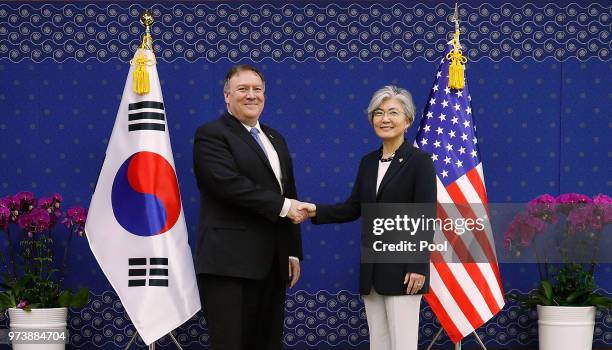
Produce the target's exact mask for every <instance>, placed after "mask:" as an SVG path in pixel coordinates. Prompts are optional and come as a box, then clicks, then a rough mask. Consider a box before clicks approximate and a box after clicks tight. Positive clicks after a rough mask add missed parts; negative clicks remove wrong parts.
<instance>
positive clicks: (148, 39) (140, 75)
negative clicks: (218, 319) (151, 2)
mask: <svg viewBox="0 0 612 350" xmlns="http://www.w3.org/2000/svg"><path fill="white" fill-rule="evenodd" d="M139 19H140V24H142V25H143V26H144V29H145V34H144V35H143V37H142V43H141V44H140V50H150V51H153V37H152V36H151V26H152V25H153V22H154V21H155V20H154V18H153V12H151V11H150V10H145V11H144V12H143V13H142V14H141V15H140V18H139ZM132 63H133V64H134V65H135V66H136V69H135V70H134V76H133V79H134V80H133V89H134V92H135V93H137V94H139V95H146V94H148V93H149V92H150V91H151V84H150V81H149V72H148V71H147V64H148V63H149V62H147V58H146V56H145V54H144V53H143V52H142V51H141V53H140V54H137V55H136V57H135V58H134V61H133V62H132ZM166 335H168V336H169V337H170V339H172V341H173V342H174V344H175V345H176V348H177V349H179V350H183V347H182V346H181V344H180V343H179V342H178V340H176V338H175V337H174V334H172V332H169V333H168V334H166ZM136 336H138V331H136V332H135V333H134V335H133V336H132V338H131V339H130V341H129V342H128V344H127V346H126V347H125V350H128V349H129V348H130V346H132V344H133V343H134V340H136ZM155 348H156V342H153V343H151V344H150V345H149V350H155Z"/></svg>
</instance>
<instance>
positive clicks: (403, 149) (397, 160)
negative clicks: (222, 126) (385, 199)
mask: <svg viewBox="0 0 612 350" xmlns="http://www.w3.org/2000/svg"><path fill="white" fill-rule="evenodd" d="M411 155H412V147H411V146H410V145H409V144H408V142H406V141H404V143H403V144H402V145H401V146H400V148H398V150H397V151H395V157H393V160H392V161H391V164H390V165H389V169H387V172H386V173H385V176H383V178H382V181H381V182H380V186H379V187H378V193H377V194H376V199H377V200H378V199H379V198H380V195H381V193H382V192H383V191H384V189H385V186H386V185H387V184H388V183H389V181H391V179H393V177H394V176H395V175H396V174H397V173H398V172H399V170H400V169H401V168H402V167H403V166H404V164H406V163H408V162H407V160H408V158H409V157H410V156H411Z"/></svg>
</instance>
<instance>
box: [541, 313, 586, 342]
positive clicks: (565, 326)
mask: <svg viewBox="0 0 612 350" xmlns="http://www.w3.org/2000/svg"><path fill="white" fill-rule="evenodd" d="M594 327H595V307H594V306H542V305H538V335H539V336H538V338H539V341H540V350H560V349H568V350H569V349H571V350H591V349H592V347H593V328H594Z"/></svg>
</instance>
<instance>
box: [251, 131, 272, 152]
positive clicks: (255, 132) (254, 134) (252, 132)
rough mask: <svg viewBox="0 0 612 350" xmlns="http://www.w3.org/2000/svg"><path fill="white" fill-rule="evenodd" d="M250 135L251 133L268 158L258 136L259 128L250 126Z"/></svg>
mask: <svg viewBox="0 0 612 350" xmlns="http://www.w3.org/2000/svg"><path fill="white" fill-rule="evenodd" d="M251 135H253V138H255V141H257V143H258V144H259V147H261V150H262V151H263V153H264V154H265V155H266V158H268V154H267V153H266V149H265V147H264V145H263V142H261V139H260V138H259V130H258V129H256V128H251Z"/></svg>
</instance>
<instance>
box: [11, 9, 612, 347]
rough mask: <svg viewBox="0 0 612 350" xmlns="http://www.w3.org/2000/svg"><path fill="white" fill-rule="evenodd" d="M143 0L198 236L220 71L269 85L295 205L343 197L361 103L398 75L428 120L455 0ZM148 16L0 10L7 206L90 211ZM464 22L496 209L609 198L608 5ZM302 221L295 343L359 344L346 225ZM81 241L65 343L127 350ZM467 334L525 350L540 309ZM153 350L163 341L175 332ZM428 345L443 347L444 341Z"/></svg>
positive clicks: (603, 280)
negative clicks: (26, 201) (208, 126)
mask: <svg viewBox="0 0 612 350" xmlns="http://www.w3.org/2000/svg"><path fill="white" fill-rule="evenodd" d="M147 7H150V8H152V9H153V11H154V14H155V16H156V19H157V22H156V23H155V24H154V26H153V36H154V39H155V42H154V49H155V51H156V54H157V57H158V71H159V75H160V77H161V79H162V88H163V92H164V96H165V105H166V112H167V118H168V123H169V126H170V135H171V140H172V146H173V149H174V152H175V162H176V167H177V174H178V177H179V182H180V186H181V191H182V196H183V204H184V209H185V215H186V218H187V223H188V226H189V229H190V240H191V241H194V239H195V232H196V229H195V227H196V224H197V217H198V198H199V197H198V192H197V188H196V184H195V180H194V177H193V169H192V164H191V162H192V158H191V156H192V150H191V149H192V142H193V132H194V130H195V128H196V127H197V126H198V125H200V124H201V123H203V122H205V121H209V120H212V119H213V118H216V117H217V116H218V115H219V114H220V113H221V112H222V111H223V109H224V107H225V106H224V103H223V99H222V78H223V76H224V75H225V73H226V71H227V69H228V68H229V67H230V66H231V65H233V64H234V63H235V62H256V64H257V66H258V67H260V68H261V69H262V70H263V72H264V74H265V75H266V78H267V91H266V92H267V95H268V100H267V103H266V109H265V111H264V115H263V116H262V121H263V122H264V123H267V124H269V125H270V126H272V127H274V128H276V129H278V130H279V131H281V132H282V133H283V134H284V136H285V138H286V139H287V141H288V143H289V146H290V150H291V152H292V157H293V158H294V165H295V172H296V177H297V183H298V191H299V193H300V196H301V197H302V198H303V199H304V200H311V201H317V202H334V201H339V200H342V199H344V198H345V197H346V196H347V195H348V193H349V191H350V188H351V186H352V181H353V180H354V176H355V172H356V168H357V164H358V161H359V159H360V158H361V156H362V155H363V154H364V153H366V152H368V151H370V150H372V149H374V148H377V147H378V143H377V138H376V137H375V135H374V133H373V132H372V130H371V128H370V126H369V124H368V123H367V120H366V117H365V112H364V111H365V108H366V106H367V103H368V102H369V98H370V96H371V94H372V93H373V92H374V91H375V90H376V89H377V88H379V87H381V86H382V85H386V84H389V83H393V84H398V85H401V86H403V87H406V88H408V89H409V90H410V91H411V92H412V93H413V96H414V99H415V102H416V104H417V109H418V110H421V111H422V110H423V107H424V103H425V101H426V98H427V96H428V94H429V90H430V88H431V84H432V81H433V78H434V76H435V72H436V68H437V62H438V60H439V59H440V57H441V54H442V51H443V49H444V44H445V43H446V41H447V40H448V38H449V33H450V31H451V30H452V25H451V24H450V22H449V18H450V16H451V15H452V12H453V10H452V5H451V3H449V2H446V3H440V4H438V5H435V6H434V5H433V4H429V3H427V4H426V3H416V2H391V1H385V2H380V3H374V2H359V3H352V2H344V1H337V2H335V3H329V2H323V1H316V2H312V3H308V2H294V3H291V2H290V3H282V4H281V3H276V2H274V3H272V2H270V3H264V2H250V3H246V4H245V3H240V4H239V3H234V2H227V3H223V2H211V3H208V4H197V3H189V2H188V3H182V4H173V3H171V2H165V3H148V5H147ZM143 9H144V7H143V6H142V5H140V4H139V5H131V4H129V3H127V2H125V3H124V2H119V3H109V2H96V3H87V2H77V3H66V2H56V3H53V4H44V3H41V2H32V3H28V2H9V3H1V4H0V164H1V166H0V196H4V195H6V194H12V193H15V192H18V191H20V190H29V191H33V192H34V193H35V194H37V195H39V196H42V195H47V194H51V193H52V192H55V191H58V192H60V193H62V194H63V195H64V198H65V202H67V203H69V204H78V203H80V204H83V205H88V203H89V199H90V196H91V192H92V190H93V187H94V183H95V181H96V178H97V172H98V170H99V168H100V165H101V162H102V159H103V156H104V152H105V149H106V143H107V142H108V138H109V137H110V132H111V129H112V126H113V123H114V118H115V113H116V111H117V108H118V105H119V100H120V98H121V93H122V90H123V85H124V83H125V79H126V74H127V71H128V68H129V67H128V62H129V60H130V59H131V56H132V55H133V52H134V49H135V47H136V46H137V45H138V44H139V37H140V35H141V34H142V28H141V26H140V24H138V22H137V17H138V15H139V14H140V13H141V11H142V10H143ZM460 14H461V19H462V25H461V28H462V33H463V35H462V43H463V45H464V46H465V48H466V52H467V56H468V57H469V59H470V62H469V64H468V69H467V79H468V81H469V84H470V90H471V94H472V105H473V107H474V110H475V114H474V117H475V119H476V123H477V125H478V130H479V137H480V138H479V143H480V151H481V153H482V154H481V156H482V160H483V163H484V171H485V176H486V184H487V189H488V194H489V199H490V201H491V202H520V201H527V200H529V199H531V198H532V197H534V196H536V195H539V194H541V193H544V192H549V193H551V194H553V195H556V194H559V193H563V192H569V191H575V192H581V193H585V194H588V195H594V194H597V193H607V194H610V188H611V186H612V179H611V178H610V174H612V169H611V165H610V164H612V162H611V158H612V141H611V140H612V138H611V137H610V131H611V129H612V118H611V115H610V111H611V110H612V90H611V89H610V86H612V74H611V71H612V63H611V61H610V58H611V56H610V50H611V41H610V34H611V33H610V24H611V23H612V18H611V16H612V6H611V5H610V3H609V2H606V1H601V2H582V1H579V2H544V1H536V2H532V3H522V2H518V1H509V2H501V1H489V2H485V3H480V2H477V1H468V2H466V3H463V4H461V11H460ZM415 125H418V120H417V121H416V122H415ZM415 132H416V130H415V128H413V129H412V130H411V131H410V133H409V135H408V137H409V138H410V139H413V138H414V134H415ZM302 228H303V241H304V251H305V260H304V262H303V264H302V270H303V276H302V279H301V281H300V283H299V284H298V285H297V286H296V287H295V288H294V289H293V290H290V291H289V292H288V298H287V304H286V310H287V317H286V320H285V326H286V333H285V339H284V341H285V344H286V346H287V348H288V349H314V348H317V349H319V348H320V349H326V348H338V349H342V348H346V349H348V348H351V349H353V348H357V349H367V348H368V343H367V338H368V331H367V325H366V323H365V313H364V308H363V304H362V302H361V300H360V298H359V295H358V294H357V274H358V261H359V256H358V254H359V252H358V248H357V246H358V235H359V234H358V230H359V229H358V225H357V224H347V225H329V226H322V227H315V226H311V225H310V224H309V223H305V224H303V225H302ZM74 243H75V247H74V251H75V253H76V254H74V256H73V257H72V261H71V262H70V263H71V273H70V275H69V276H68V283H69V284H71V285H73V286H75V287H76V286H81V285H89V286H91V287H92V295H91V299H92V302H91V303H90V304H89V305H88V306H87V307H85V308H83V309H80V310H73V311H72V312H71V315H70V319H69V326H70V330H71V333H72V335H71V339H70V341H71V343H72V345H73V347H74V348H79V349H91V348H104V349H115V348H119V347H120V346H125V345H126V344H127V342H128V340H129V338H130V337H131V336H132V335H133V332H134V328H133V327H132V325H131V323H130V322H129V319H128V318H127V315H126V313H125V310H124V309H123V307H122V305H121V303H120V301H119V299H118V298H117V296H116V294H115V293H114V291H113V290H112V288H111V287H110V285H109V284H108V282H107V281H106V279H105V277H104V275H103V274H102V272H101V270H100V269H99V267H98V266H97V264H96V262H95V260H94V258H93V256H92V254H91V252H90V251H89V248H88V246H87V244H86V242H83V241H81V242H74ZM536 271H537V270H536V269H535V267H534V266H531V265H518V264H512V265H508V264H505V265H502V266H501V272H502V278H503V282H504V287H505V288H506V292H511V291H515V292H521V293H526V292H528V291H529V290H531V289H532V288H534V286H535V284H536V283H537V277H536V275H537V272H536ZM597 279H598V282H599V284H600V286H601V291H602V292H604V293H610V291H612V272H611V271H610V265H609V264H606V265H602V266H600V268H599V272H598V276H597ZM0 322H3V323H4V324H5V323H6V322H7V320H6V318H5V317H3V316H0ZM438 328H439V326H438V323H437V321H436V320H435V317H434V316H433V314H432V313H431V310H430V309H429V308H428V307H427V306H426V305H425V304H423V310H422V314H421V333H420V339H419V343H420V344H422V345H426V344H429V342H430V341H431V339H432V337H433V334H435V332H436V331H437V330H438ZM205 330H206V324H205V322H204V320H203V318H202V315H201V313H200V314H198V315H196V316H195V317H194V318H193V319H192V320H191V321H190V322H188V323H187V324H185V325H184V326H182V327H181V328H179V329H178V330H177V336H178V338H179V340H180V341H181V342H182V343H183V344H184V345H186V346H185V347H186V348H188V349H200V348H203V347H206V345H207V344H209V339H208V336H207V335H206V332H205ZM478 333H479V334H480V335H481V337H482V338H483V340H484V341H485V343H486V344H487V346H488V347H489V348H498V347H537V318H536V315H535V314H534V313H533V312H530V311H525V310H521V309H520V308H519V307H518V306H517V305H515V304H512V303H510V304H509V305H508V306H507V307H506V308H505V309H504V310H503V311H502V312H501V313H500V314H499V315H497V316H496V317H495V318H494V319H493V320H491V321H490V322H489V323H487V324H486V325H485V326H483V327H482V328H481V329H479V331H478ZM139 344H140V346H141V348H142V343H139ZM160 344H162V345H164V347H167V348H172V346H171V345H170V341H169V339H167V338H163V339H162V340H161V342H160ZM440 344H442V345H441V346H445V347H447V348H450V342H449V340H448V338H446V337H444V338H443V339H442V341H441V342H440ZM475 344H476V342H475V341H474V340H473V339H472V338H471V337H468V338H467V339H466V340H465V342H464V346H466V347H474V346H475ZM595 346H596V347H607V348H611V347H612V314H611V313H610V312H609V311H608V312H598V315H597V323H596V327H595Z"/></svg>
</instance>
